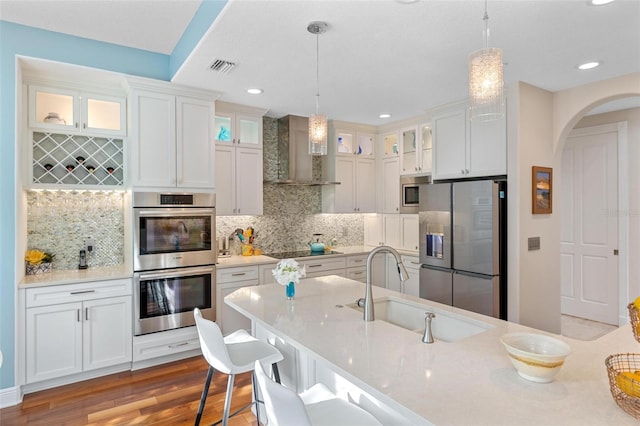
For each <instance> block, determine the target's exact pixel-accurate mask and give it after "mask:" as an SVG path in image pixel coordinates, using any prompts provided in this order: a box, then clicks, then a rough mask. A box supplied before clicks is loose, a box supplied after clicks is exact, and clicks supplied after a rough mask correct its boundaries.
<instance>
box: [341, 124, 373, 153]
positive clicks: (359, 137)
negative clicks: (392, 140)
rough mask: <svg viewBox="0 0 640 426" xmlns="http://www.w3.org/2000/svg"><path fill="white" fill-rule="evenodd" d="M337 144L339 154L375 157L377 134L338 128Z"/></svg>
mask: <svg viewBox="0 0 640 426" xmlns="http://www.w3.org/2000/svg"><path fill="white" fill-rule="evenodd" d="M336 146H337V149H338V154H351V155H361V156H365V157H373V155H374V152H375V151H374V146H375V135H372V134H368V133H356V132H349V131H343V130H336Z"/></svg>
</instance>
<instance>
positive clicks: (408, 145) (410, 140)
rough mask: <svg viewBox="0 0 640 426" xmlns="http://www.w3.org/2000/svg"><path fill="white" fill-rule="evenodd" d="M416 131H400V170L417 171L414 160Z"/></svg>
mask: <svg viewBox="0 0 640 426" xmlns="http://www.w3.org/2000/svg"><path fill="white" fill-rule="evenodd" d="M416 136H417V135H416V131H415V129H411V130H405V131H403V132H402V171H403V172H415V171H417V162H416V142H417V141H416Z"/></svg>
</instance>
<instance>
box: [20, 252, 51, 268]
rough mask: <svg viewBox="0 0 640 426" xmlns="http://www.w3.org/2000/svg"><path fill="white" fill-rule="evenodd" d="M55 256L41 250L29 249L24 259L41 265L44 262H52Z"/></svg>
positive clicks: (31, 263)
mask: <svg viewBox="0 0 640 426" xmlns="http://www.w3.org/2000/svg"><path fill="white" fill-rule="evenodd" d="M53 257H54V255H52V254H50V253H47V252H44V251H41V250H27V254H26V255H25V256H24V260H26V261H27V262H29V265H39V264H40V263H42V262H52V261H53Z"/></svg>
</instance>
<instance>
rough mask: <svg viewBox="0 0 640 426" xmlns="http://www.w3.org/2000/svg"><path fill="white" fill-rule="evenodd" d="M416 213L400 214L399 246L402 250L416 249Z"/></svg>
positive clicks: (417, 239) (417, 238)
mask: <svg viewBox="0 0 640 426" xmlns="http://www.w3.org/2000/svg"><path fill="white" fill-rule="evenodd" d="M418 242H419V237H418V215H417V214H401V215H400V246H399V248H400V249H402V250H409V251H415V252H417V251H418Z"/></svg>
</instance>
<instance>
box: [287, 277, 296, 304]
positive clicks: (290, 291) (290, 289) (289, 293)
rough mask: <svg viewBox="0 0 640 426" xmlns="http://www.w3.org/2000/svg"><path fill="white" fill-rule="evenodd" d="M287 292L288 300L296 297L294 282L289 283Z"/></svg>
mask: <svg viewBox="0 0 640 426" xmlns="http://www.w3.org/2000/svg"><path fill="white" fill-rule="evenodd" d="M286 291H287V299H288V300H292V299H293V296H295V295H296V284H295V283H294V282H293V281H291V282H289V284H287V286H286Z"/></svg>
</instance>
